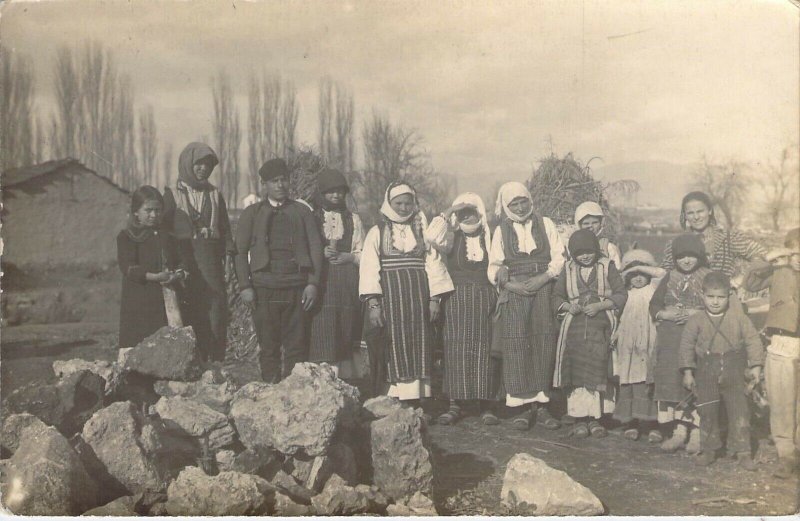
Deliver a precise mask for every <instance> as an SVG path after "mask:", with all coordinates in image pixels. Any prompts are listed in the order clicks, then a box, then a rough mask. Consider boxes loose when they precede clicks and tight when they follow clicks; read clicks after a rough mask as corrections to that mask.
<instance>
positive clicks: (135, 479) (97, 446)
mask: <svg viewBox="0 0 800 521" xmlns="http://www.w3.org/2000/svg"><path fill="white" fill-rule="evenodd" d="M143 423H144V420H143V418H142V415H141V413H139V411H138V410H137V409H136V408H135V407H134V405H133V404H132V403H131V402H116V403H112V404H111V405H109V406H108V407H106V408H105V409H102V410H100V411H98V412H97V413H95V415H94V416H92V418H91V419H90V420H89V421H88V422H86V425H84V426H83V433H82V438H83V440H84V441H85V442H86V443H87V444H88V445H89V446H90V447H91V448H92V450H93V452H94V454H95V456H96V457H97V459H98V460H100V462H102V463H103V465H104V466H105V468H106V469H107V471H108V473H109V474H110V475H111V476H112V477H113V478H114V479H116V480H117V481H119V483H120V484H122V485H123V486H124V487H125V489H126V490H127V491H128V492H129V493H132V494H135V493H138V492H146V491H153V490H160V489H162V488H163V486H164V484H163V480H162V476H161V475H160V473H159V471H158V468H157V466H156V464H155V462H154V461H153V458H152V457H150V455H148V454H147V453H146V451H145V450H144V448H143V447H142V440H141V438H140V433H141V429H142V425H143Z"/></svg>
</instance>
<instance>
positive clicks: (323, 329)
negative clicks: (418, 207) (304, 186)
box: [309, 169, 364, 378]
mask: <svg viewBox="0 0 800 521" xmlns="http://www.w3.org/2000/svg"><path fill="white" fill-rule="evenodd" d="M349 191H350V188H349V186H348V185H347V180H346V179H345V177H344V175H343V174H342V173H341V172H340V171H338V170H334V169H325V170H323V171H322V172H320V174H319V176H318V177H317V194H316V196H315V197H314V215H315V216H316V218H317V222H318V223H319V227H320V233H321V235H322V239H323V244H324V254H325V261H324V265H323V270H322V280H321V281H320V288H321V290H322V294H321V295H320V297H321V303H320V304H319V305H318V306H317V307H316V309H315V310H314V314H313V317H312V319H311V320H312V322H311V351H310V354H309V361H310V362H316V363H320V362H327V363H329V364H331V365H332V366H333V367H334V370H335V371H336V372H337V374H338V375H339V377H340V378H352V377H354V376H355V374H354V367H353V359H352V355H353V350H354V349H356V348H357V347H359V345H360V342H361V327H362V323H361V318H362V310H361V308H362V306H361V301H360V300H359V298H358V262H359V259H360V258H361V246H362V244H363V242H364V232H363V229H362V227H361V219H360V218H359V217H358V215H357V214H355V213H353V212H351V211H350V210H348V208H347V202H346V197H347V193H348V192H349Z"/></svg>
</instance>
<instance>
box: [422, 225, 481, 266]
mask: <svg viewBox="0 0 800 521" xmlns="http://www.w3.org/2000/svg"><path fill="white" fill-rule="evenodd" d="M482 234H483V228H481V235H482ZM481 235H474V236H469V235H467V236H465V238H466V247H467V260H470V261H472V262H480V261H482V260H483V257H484V252H483V248H481ZM454 238H455V231H454V230H453V228H452V226H450V224H448V222H447V221H445V220H444V217H442V216H441V215H437V216H436V217H434V218H433V219H432V220H431V223H430V224H429V225H428V229H427V230H425V240H426V241H428V242H429V243H430V244H431V246H433V247H434V248H436V249H437V250H439V252H441V253H442V255H448V254H449V253H450V250H452V249H453V239H454ZM487 240H489V239H487ZM488 246H489V245H488V244H487V247H488Z"/></svg>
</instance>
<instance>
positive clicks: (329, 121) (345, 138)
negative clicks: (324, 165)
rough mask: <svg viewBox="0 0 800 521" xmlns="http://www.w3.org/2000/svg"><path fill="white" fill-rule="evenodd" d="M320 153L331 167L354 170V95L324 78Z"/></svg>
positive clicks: (328, 78)
mask: <svg viewBox="0 0 800 521" xmlns="http://www.w3.org/2000/svg"><path fill="white" fill-rule="evenodd" d="M318 122H319V133H318V136H317V137H318V141H319V150H320V154H321V155H322V157H323V158H324V159H325V160H326V161H327V162H328V164H330V165H334V166H336V167H338V168H341V169H342V170H344V171H345V172H350V171H352V170H353V150H354V146H353V122H354V102H353V95H352V94H351V93H350V92H348V91H347V89H345V88H344V87H343V86H342V85H340V84H338V83H334V82H333V80H331V78H330V77H327V76H326V77H325V78H323V79H322V80H321V81H320V85H319V107H318Z"/></svg>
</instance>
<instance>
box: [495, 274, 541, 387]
mask: <svg viewBox="0 0 800 521" xmlns="http://www.w3.org/2000/svg"><path fill="white" fill-rule="evenodd" d="M552 292H553V285H552V283H548V284H546V285H545V286H544V287H542V289H540V290H539V291H537V292H536V294H535V295H534V296H532V297H524V296H521V295H516V294H514V293H511V292H509V293H508V300H507V301H506V302H504V303H502V304H499V309H498V316H497V319H496V320H495V322H494V326H493V327H494V328H495V330H494V335H493V337H494V342H495V343H496V345H495V346H493V347H492V352H493V353H502V358H503V382H502V388H503V389H504V390H505V392H506V393H508V394H510V395H512V396H513V395H519V394H527V393H538V392H540V391H544V392H548V391H550V388H551V386H552V384H553V369H554V366H555V360H556V335H557V331H556V326H555V318H554V317H553V312H552V309H551V307H550V296H551V295H552Z"/></svg>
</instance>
